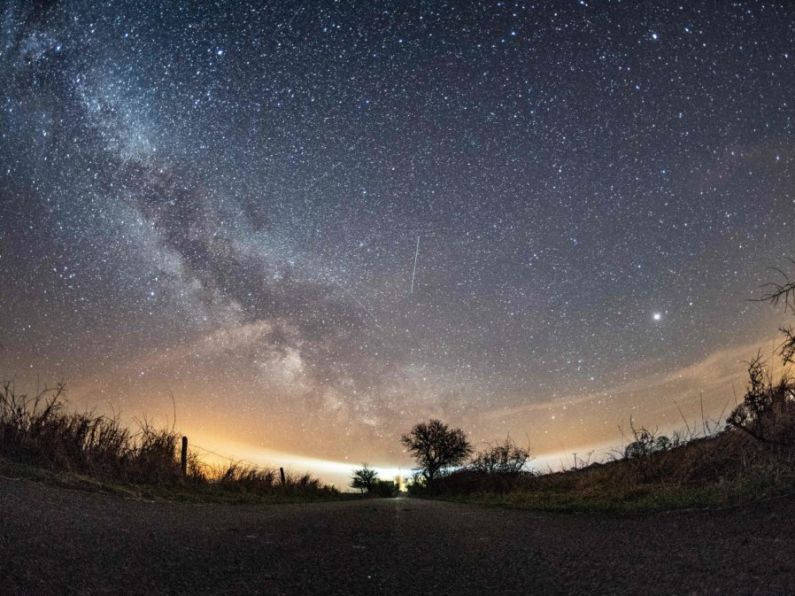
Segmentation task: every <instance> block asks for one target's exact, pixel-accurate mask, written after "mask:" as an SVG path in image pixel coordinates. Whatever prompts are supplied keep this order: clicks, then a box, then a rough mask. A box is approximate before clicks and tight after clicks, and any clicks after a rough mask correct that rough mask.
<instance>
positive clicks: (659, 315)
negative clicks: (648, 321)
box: [651, 312, 662, 321]
mask: <svg viewBox="0 0 795 596" xmlns="http://www.w3.org/2000/svg"><path fill="white" fill-rule="evenodd" d="M651 318H652V319H654V320H655V321H662V313H661V312H656V313H654V314H653V315H652V316H651Z"/></svg>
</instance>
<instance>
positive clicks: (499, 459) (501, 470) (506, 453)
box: [472, 437, 530, 474]
mask: <svg viewBox="0 0 795 596" xmlns="http://www.w3.org/2000/svg"><path fill="white" fill-rule="evenodd" d="M528 459H530V450H529V449H525V448H523V447H519V446H518V445H517V444H516V443H514V442H513V441H512V440H511V438H510V437H508V438H506V439H505V442H504V443H501V444H499V445H490V446H489V447H488V448H487V449H484V450H483V451H479V452H478V453H477V455H476V456H475V457H474V459H473V460H472V468H474V469H475V470H477V471H478V472H485V473H486V474H518V473H519V472H521V471H522V470H523V469H524V466H525V464H526V463H527V460H528Z"/></svg>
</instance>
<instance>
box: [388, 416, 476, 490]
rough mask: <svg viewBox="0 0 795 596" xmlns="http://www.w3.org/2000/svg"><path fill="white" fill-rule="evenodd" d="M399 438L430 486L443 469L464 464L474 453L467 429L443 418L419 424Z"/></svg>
mask: <svg viewBox="0 0 795 596" xmlns="http://www.w3.org/2000/svg"><path fill="white" fill-rule="evenodd" d="M400 441H401V443H403V445H405V446H406V448H407V449H408V450H409V452H410V453H411V454H412V455H413V456H414V459H415V460H416V461H417V464H419V467H420V468H421V473H422V476H423V477H424V478H425V481H426V482H427V484H428V485H429V486H430V485H431V484H433V481H434V479H435V478H436V477H437V476H438V475H439V472H441V471H442V470H443V469H444V468H446V467H449V466H457V465H459V464H461V463H462V462H463V461H464V460H466V458H467V457H469V456H470V455H471V453H472V446H471V445H470V444H469V441H468V440H467V438H466V435H465V434H464V431H463V430H461V429H460V428H450V427H448V426H447V425H446V424H445V423H443V422H442V421H441V420H435V419H434V420H430V421H428V422H427V423H426V422H420V423H419V424H416V425H415V426H414V428H412V429H411V431H410V432H409V433H407V434H405V435H403V436H402V437H401V439H400Z"/></svg>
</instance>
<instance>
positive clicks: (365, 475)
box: [351, 464, 378, 492]
mask: <svg viewBox="0 0 795 596" xmlns="http://www.w3.org/2000/svg"><path fill="white" fill-rule="evenodd" d="M376 482H378V472H376V471H375V470H373V469H372V468H371V467H370V466H368V465H367V464H362V467H361V468H359V469H358V470H355V471H354V472H353V477H352V478H351V488H358V489H359V490H360V491H361V492H364V491H367V492H370V491H371V490H373V486H375V484H376Z"/></svg>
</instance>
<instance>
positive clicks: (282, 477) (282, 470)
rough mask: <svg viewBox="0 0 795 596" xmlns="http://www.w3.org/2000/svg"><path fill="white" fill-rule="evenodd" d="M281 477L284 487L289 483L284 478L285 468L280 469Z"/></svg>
mask: <svg viewBox="0 0 795 596" xmlns="http://www.w3.org/2000/svg"><path fill="white" fill-rule="evenodd" d="M279 476H281V479H282V486H284V485H285V484H287V481H286V480H285V478H284V468H279Z"/></svg>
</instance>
